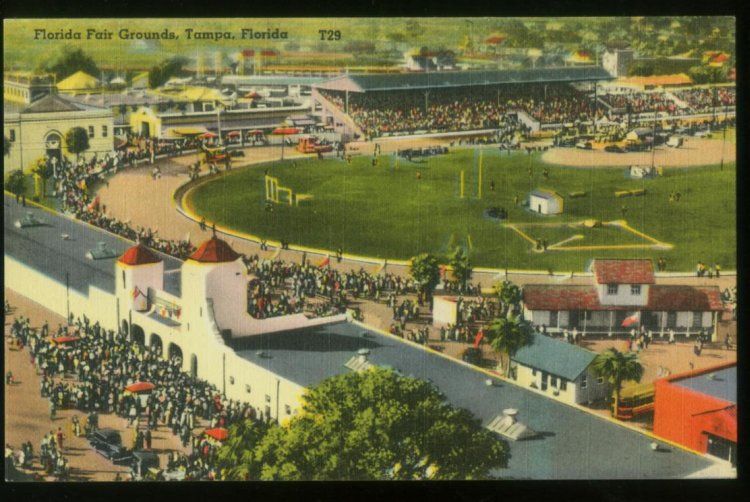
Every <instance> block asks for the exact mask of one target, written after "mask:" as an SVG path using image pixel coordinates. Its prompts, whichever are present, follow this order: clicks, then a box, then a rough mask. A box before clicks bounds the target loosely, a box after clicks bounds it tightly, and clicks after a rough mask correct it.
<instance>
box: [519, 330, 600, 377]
mask: <svg viewBox="0 0 750 502" xmlns="http://www.w3.org/2000/svg"><path fill="white" fill-rule="evenodd" d="M532 340H533V343H531V344H530V345H526V346H525V347H522V348H521V349H519V350H518V352H516V355H514V356H513V360H514V361H516V362H518V363H520V364H523V365H524V366H530V367H532V368H535V369H538V370H543V371H546V372H547V373H551V374H553V375H555V376H560V377H563V378H565V379H568V380H575V379H576V378H578V375H580V374H581V373H583V372H584V371H585V370H586V368H588V366H589V365H590V364H591V362H592V361H593V360H594V358H595V357H596V353H595V352H591V351H590V350H586V349H584V348H581V347H579V346H577V345H572V344H570V343H566V342H562V341H560V340H555V339H553V338H550V337H548V336H544V335H540V334H539V333H534V334H533V337H532Z"/></svg>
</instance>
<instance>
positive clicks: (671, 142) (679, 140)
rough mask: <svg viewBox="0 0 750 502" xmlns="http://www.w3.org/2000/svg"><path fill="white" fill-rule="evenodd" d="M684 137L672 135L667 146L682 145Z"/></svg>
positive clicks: (677, 146) (676, 146)
mask: <svg viewBox="0 0 750 502" xmlns="http://www.w3.org/2000/svg"><path fill="white" fill-rule="evenodd" d="M682 143H683V139H682V137H680V136H670V137H669V139H668V140H667V146H668V147H670V148H679V147H681V146H682Z"/></svg>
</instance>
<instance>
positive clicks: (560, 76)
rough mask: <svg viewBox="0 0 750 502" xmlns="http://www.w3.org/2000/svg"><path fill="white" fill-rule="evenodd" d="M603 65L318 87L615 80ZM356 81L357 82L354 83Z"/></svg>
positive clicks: (371, 77)
mask: <svg viewBox="0 0 750 502" xmlns="http://www.w3.org/2000/svg"><path fill="white" fill-rule="evenodd" d="M612 78H613V77H612V76H611V75H610V74H609V73H608V72H607V71H606V70H605V69H604V68H601V67H599V66H589V67H570V66H567V67H557V68H535V69H524V70H472V71H446V72H428V73H381V74H365V75H343V76H340V77H337V78H334V79H332V80H329V81H327V82H323V83H321V84H318V85H317V86H316V87H319V88H321V89H330V90H343V89H349V90H354V89H356V91H358V92H366V91H390V90H402V91H403V90H409V89H434V88H451V87H467V86H476V85H499V84H530V83H541V84H543V83H553V82H579V81H590V80H612ZM352 84H353V85H352Z"/></svg>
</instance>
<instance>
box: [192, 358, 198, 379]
mask: <svg viewBox="0 0 750 502" xmlns="http://www.w3.org/2000/svg"><path fill="white" fill-rule="evenodd" d="M190 376H191V377H193V378H198V356H196V355H195V354H193V355H191V356H190Z"/></svg>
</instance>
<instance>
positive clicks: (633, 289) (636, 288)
mask: <svg viewBox="0 0 750 502" xmlns="http://www.w3.org/2000/svg"><path fill="white" fill-rule="evenodd" d="M630 294H631V295H633V296H639V295H640V294H641V285H640V284H631V285H630Z"/></svg>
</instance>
